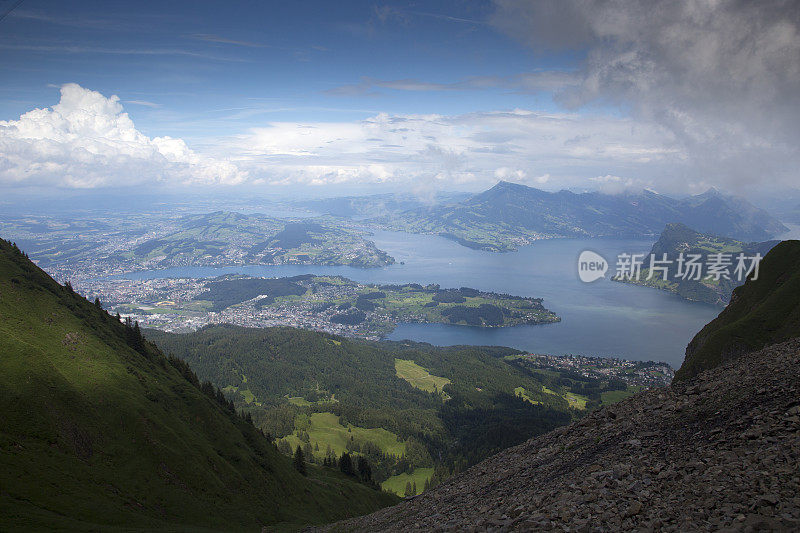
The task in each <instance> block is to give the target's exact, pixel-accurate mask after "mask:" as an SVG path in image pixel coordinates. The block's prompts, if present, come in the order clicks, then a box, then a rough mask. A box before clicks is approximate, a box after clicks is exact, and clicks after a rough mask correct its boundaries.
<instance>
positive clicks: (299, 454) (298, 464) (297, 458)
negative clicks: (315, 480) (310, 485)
mask: <svg viewBox="0 0 800 533" xmlns="http://www.w3.org/2000/svg"><path fill="white" fill-rule="evenodd" d="M293 463H294V469H295V470H297V471H298V472H300V473H301V474H302V475H304V476H305V475H306V460H305V457H303V450H302V449H301V448H300V445H298V446H297V449H296V450H295V451H294V461H293Z"/></svg>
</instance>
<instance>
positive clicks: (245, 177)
mask: <svg viewBox="0 0 800 533" xmlns="http://www.w3.org/2000/svg"><path fill="white" fill-rule="evenodd" d="M15 3H16V2H11V1H7V0H0V10H5V9H8V8H10V7H11V6H12V5H13V4H15ZM790 4H791V2H790ZM698 6H699V7H697V6H695V8H692V9H687V8H686V7H685V6H683V4H676V6H670V7H668V8H665V7H663V4H658V3H654V2H653V0H631V2H630V3H629V5H625V6H622V7H620V6H619V5H618V4H615V5H605V4H602V5H601V4H595V3H585V2H582V1H581V0H560V1H556V0H542V1H540V2H527V1H524V0H496V1H489V2H478V1H459V0H454V1H449V2H444V1H442V2H394V3H386V2H255V1H253V2H249V1H247V2H245V1H232V2H226V3H224V4H223V3H219V2H202V1H193V2H187V1H174V2H136V3H133V2H118V1H104V2H99V1H98V2H92V1H82V2H53V1H43V0H26V1H24V2H23V3H22V4H21V5H20V6H19V7H17V8H16V9H15V10H14V11H13V12H11V13H10V14H9V15H8V16H7V17H6V18H5V19H4V20H3V21H1V22H0V69H2V72H3V73H4V75H3V76H2V78H0V187H14V188H20V187H29V186H50V187H53V186H55V187H64V188H90V189H91V188H108V187H124V186H126V185H129V184H137V185H140V184H145V185H148V186H153V187H158V186H165V185H178V186H197V185H217V184H219V185H226V186H244V185H247V186H252V187H262V188H277V189H280V188H281V187H283V188H286V187H296V186H308V187H327V188H332V189H336V188H337V187H339V188H343V187H345V186H347V187H350V188H352V187H354V186H355V187H358V186H363V187H365V188H369V187H372V188H375V187H377V188H386V189H399V190H422V189H466V190H478V189H481V188H485V187H487V186H491V184H492V183H493V182H495V181H497V180H498V179H508V180H512V181H518V182H521V183H526V184H529V185H534V186H539V187H543V188H549V189H557V188H562V187H570V188H577V189H582V188H599V189H606V190H608V191H610V192H615V191H621V190H626V189H630V188H642V187H649V188H653V189H656V190H661V191H665V192H682V193H691V192H699V191H701V190H703V189H705V188H707V187H708V186H711V185H714V186H720V187H722V188H727V189H732V190H737V191H738V190H745V189H747V188H748V187H750V186H752V185H753V184H752V179H749V178H748V176H751V177H752V175H753V172H754V171H758V172H759V173H760V174H767V178H768V184H769V186H770V187H778V188H779V187H783V186H786V185H787V184H790V183H792V182H793V180H795V179H796V176H795V175H794V174H793V171H792V170H791V169H792V168H797V164H796V163H798V160H799V159H800V158H798V155H797V149H796V146H797V143H795V141H796V138H795V134H796V133H797V131H796V130H797V128H796V126H793V125H792V124H795V125H796V121H794V119H795V118H797V107H798V106H797V97H796V96H795V94H796V92H797V91H795V89H797V88H798V79H800V74H798V73H797V71H798V69H797V66H798V65H797V64H798V59H797V57H798V56H800V54H798V53H797V52H798V51H800V48H798V39H797V28H798V20H797V15H796V14H794V11H800V10H791V9H789V8H790V7H791V6H788V7H787V4H786V3H783V2H766V3H764V4H761V9H759V10H758V11H752V10H748V9H747V8H746V7H744V8H743V7H741V6H739V5H738V4H735V3H733V2H722V3H713V2H708V3H704V2H700V4H698ZM757 19H761V20H757ZM676 35H677V36H679V38H674V36H676ZM665 36H666V37H669V39H665ZM742 42H760V43H764V44H763V46H761V47H760V48H758V49H755V50H748V51H747V52H748V53H747V54H744V53H741V49H742ZM665 43H666V44H665ZM709 50H711V52H709ZM765 65H766V67H765ZM767 67H768V68H767ZM731 72H739V73H743V74H744V75H743V76H741V78H737V79H732V78H731V79H729V77H730V75H731V74H730V73H731ZM787 73H788V74H787ZM720 88H724V91H721V90H720ZM769 94H775V95H776V98H780V100H775V101H766V100H765V98H764V95H769ZM787 109H788V111H789V112H788V113H787ZM34 110H41V111H35V112H34ZM776 121H777V124H776ZM748 180H749V181H748Z"/></svg>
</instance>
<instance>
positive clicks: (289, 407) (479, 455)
mask: <svg viewBox="0 0 800 533" xmlns="http://www.w3.org/2000/svg"><path fill="white" fill-rule="evenodd" d="M145 333H146V336H147V338H148V339H150V340H152V341H153V342H155V343H156V344H157V345H158V346H159V347H161V349H163V350H164V351H166V352H168V353H172V354H175V355H176V356H178V357H180V358H181V359H183V360H185V361H187V362H188V363H189V364H190V365H191V367H192V368H193V369H195V370H196V371H197V372H198V376H199V377H200V379H203V380H206V379H207V380H209V381H211V382H212V383H215V384H217V385H218V386H219V387H221V388H222V390H224V391H226V392H227V393H228V396H229V397H230V398H231V399H232V400H233V401H234V403H235V404H236V406H237V409H241V410H243V411H245V412H247V413H249V414H250V416H252V419H253V421H254V423H255V424H256V425H257V426H258V427H260V428H261V429H263V430H264V431H266V432H268V433H269V434H270V435H271V436H272V437H273V438H275V439H276V444H277V446H278V448H279V449H280V450H281V451H283V453H285V454H287V455H288V454H291V452H292V451H293V450H294V449H296V448H297V446H300V447H301V448H302V449H303V450H304V455H305V456H306V457H307V458H309V459H310V460H313V461H316V462H318V463H322V464H324V463H325V461H326V460H327V461H328V462H330V460H331V459H332V458H335V457H338V456H340V455H341V454H342V453H345V452H346V453H349V454H352V455H353V456H355V457H364V458H366V459H367V460H368V461H369V464H370V465H371V468H372V479H374V480H375V481H376V482H378V483H381V484H382V485H383V486H388V487H394V488H397V487H398V486H399V487H400V489H401V490H400V491H399V492H397V493H398V494H399V495H405V483H406V481H402V480H411V481H412V482H411V486H412V489H413V486H414V482H413V481H414V480H416V481H417V483H416V486H417V489H418V491H420V492H421V491H422V490H423V489H424V488H425V487H426V485H427V486H433V485H435V484H436V483H439V482H440V481H441V480H443V479H445V478H446V477H448V476H449V475H452V474H453V473H454V472H458V471H460V470H462V469H463V468H465V467H466V466H468V465H470V464H473V463H474V462H476V461H479V460H481V459H483V458H484V457H487V456H488V455H490V454H492V453H494V452H496V451H498V450H500V449H501V448H503V447H505V446H508V445H511V444H513V443H516V442H521V440H520V439H523V438H525V437H524V435H526V434H529V433H532V434H538V433H539V432H541V431H546V430H547V428H554V427H557V426H559V425H562V424H565V423H568V422H569V421H571V420H575V419H578V418H581V417H582V416H584V414H585V413H586V412H588V411H590V410H593V409H596V408H597V407H598V406H601V405H604V404H607V403H613V402H615V401H619V400H620V399H622V398H624V397H626V396H629V395H631V394H634V393H635V392H636V391H638V390H641V389H644V388H649V387H656V386H664V385H665V384H667V383H669V381H670V379H671V377H672V370H671V369H670V367H669V366H668V365H665V364H663V363H656V362H640V363H634V362H630V361H622V360H606V359H595V358H577V357H576V358H551V357H547V356H536V355H533V354H526V353H524V352H519V351H517V350H513V349H509V348H499V347H468V346H461V347H450V348H436V347H433V346H430V345H426V344H421V343H412V342H408V341H405V342H379V343H376V342H368V341H363V340H353V339H345V338H342V337H338V336H333V335H330V334H326V333H316V332H311V331H303V330H296V329H291V328H242V327H237V326H225V325H220V326H208V327H205V328H202V329H200V330H198V331H196V332H192V333H183V334H176V333H166V332H162V331H158V330H146V332H145ZM365 369H369V370H368V371H365ZM520 391H524V394H523V393H521V392H520ZM423 474H425V475H423ZM425 476H427V477H425ZM412 478H413V479H412ZM426 481H427V483H426Z"/></svg>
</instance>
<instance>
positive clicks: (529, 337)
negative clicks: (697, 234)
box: [123, 231, 720, 367]
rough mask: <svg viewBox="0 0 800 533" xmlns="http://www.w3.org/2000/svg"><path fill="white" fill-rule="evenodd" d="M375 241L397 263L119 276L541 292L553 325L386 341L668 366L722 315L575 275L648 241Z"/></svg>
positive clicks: (430, 330) (436, 330) (425, 327)
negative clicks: (586, 258)
mask: <svg viewBox="0 0 800 533" xmlns="http://www.w3.org/2000/svg"><path fill="white" fill-rule="evenodd" d="M372 240H373V241H375V244H376V245H377V246H378V247H379V248H381V249H382V250H386V251H387V252H388V253H389V254H391V255H392V256H393V257H394V258H395V259H396V260H397V261H398V263H397V264H395V265H391V266H389V267H384V268H373V269H363V268H355V267H346V266H300V265H275V266H271V265H256V266H233V267H221V268H214V267H178V268H169V269H164V270H157V271H145V272H137V273H132V274H126V275H124V276H123V277H125V278H128V279H152V278H165V277H195V278H197V277H214V276H219V275H222V274H228V273H240V274H247V275H251V276H266V277H282V276H294V275H298V274H309V273H313V274H326V275H330V274H334V275H342V276H345V277H347V278H350V279H353V280H356V281H359V282H363V283H412V282H413V283H421V284H427V283H438V284H439V285H441V286H442V287H474V288H476V289H481V290H487V291H494V292H503V293H509V294H516V295H520V296H531V297H540V298H544V305H545V307H547V308H548V309H551V310H552V311H554V312H556V313H557V314H558V315H559V316H560V317H561V322H560V323H557V324H547V325H536V326H516V327H510V328H478V327H469V326H453V325H445V324H400V325H399V326H398V327H397V329H395V331H394V332H392V334H391V335H390V336H389V337H388V338H389V339H391V340H403V339H410V340H415V341H421V342H429V343H431V344H435V345H441V346H444V345H452V344H474V345H502V346H511V347H514V348H519V349H522V350H527V351H531V352H538V353H549V354H555V355H562V354H581V355H590V356H603V357H621V358H625V359H635V360H655V361H665V362H667V363H669V364H671V365H672V366H674V367H678V366H680V364H681V362H682V361H683V356H684V350H685V348H686V344H687V343H688V342H689V340H690V339H691V338H692V337H693V336H694V334H695V333H696V332H697V331H699V330H700V329H701V328H702V327H703V326H704V325H705V324H706V323H708V322H709V321H710V320H712V319H713V318H714V317H716V316H717V314H718V313H719V311H720V310H719V309H718V308H715V307H713V306H710V305H706V304H700V303H694V302H688V301H686V300H683V299H681V298H678V297H677V296H675V295H673V294H670V293H667V292H663V291H658V290H655V289H650V288H646V287H638V286H635V285H627V284H623V283H616V282H612V281H609V280H608V279H600V280H598V281H595V282H593V283H583V282H581V281H580V280H579V279H578V273H577V260H578V255H579V254H580V253H581V252H582V251H583V250H587V249H588V250H592V251H594V252H596V253H599V254H600V255H602V256H603V257H604V258H606V260H607V261H608V262H609V264H610V271H609V273H608V274H606V278H609V277H611V275H612V274H613V270H614V265H615V263H616V257H617V255H618V254H619V253H622V252H627V253H646V252H649V250H650V247H651V246H652V241H650V240H640V239H585V240H584V239H551V240H543V241H537V242H535V243H533V244H531V245H529V246H525V247H522V248H521V249H520V250H519V251H517V252H512V253H504V254H497V253H491V252H484V251H480V250H472V249H469V248H466V247H464V246H461V245H458V244H456V243H455V242H452V241H449V240H447V239H444V238H442V237H437V236H432V235H411V234H407V233H400V232H388V231H379V232H375V234H374V236H373V237H372ZM400 262H402V263H404V264H400Z"/></svg>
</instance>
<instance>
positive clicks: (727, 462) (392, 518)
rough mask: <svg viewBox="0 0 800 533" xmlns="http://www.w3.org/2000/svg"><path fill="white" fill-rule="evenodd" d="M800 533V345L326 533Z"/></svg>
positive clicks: (642, 401) (556, 436) (616, 408)
mask: <svg viewBox="0 0 800 533" xmlns="http://www.w3.org/2000/svg"><path fill="white" fill-rule="evenodd" d="M763 529H768V530H785V531H792V530H793V531H797V530H800V339H793V340H790V341H787V342H784V343H782V344H776V345H773V346H770V347H767V348H764V349H763V350H761V351H758V352H752V353H749V354H745V355H742V356H741V357H740V358H738V359H736V360H735V361H728V362H726V363H724V364H722V365H721V366H719V367H717V368H714V369H712V370H708V371H706V372H703V373H701V374H700V375H698V376H696V377H694V378H692V379H689V380H686V381H683V382H677V383H674V384H673V385H672V386H671V387H668V388H664V389H654V390H650V391H647V392H644V393H641V394H639V395H637V396H634V397H632V398H630V399H628V400H625V401H623V402H621V403H619V404H616V405H613V406H609V407H606V408H603V409H600V410H598V411H595V412H593V413H591V414H590V415H588V416H587V417H586V418H584V419H583V420H581V421H580V422H577V423H575V424H572V425H570V426H567V427H564V428H560V429H557V430H555V431H553V432H551V433H548V434H547V435H544V436H541V437H538V438H535V439H532V440H530V441H528V442H526V443H525V444H522V445H519V446H516V447H514V448H510V449H508V450H506V451H503V452H501V453H499V454H498V455H496V456H494V457H492V458H490V459H487V460H486V461H484V462H482V463H480V464H478V465H476V466H475V467H473V468H471V469H469V470H467V471H465V472H463V473H462V474H460V475H458V476H455V477H453V478H451V479H450V480H448V481H447V482H445V483H444V484H442V485H440V486H438V487H437V488H436V489H434V490H432V491H430V492H427V493H424V494H423V495H421V496H418V497H416V498H415V499H413V500H410V501H406V502H403V503H401V504H399V505H397V506H394V507H390V508H386V509H383V510H380V511H378V512H376V513H374V514H371V515H368V516H364V517H360V518H357V519H353V520H349V521H345V522H340V523H338V524H334V525H332V526H328V527H327V530H330V531H431V530H440V531H470V530H479V531H484V530H492V531H531V530H534V531H547V530H563V531H619V530H642V531H648V530H650V531H653V530H658V531H695V530H713V531H719V530H727V531H756V530H763Z"/></svg>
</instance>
